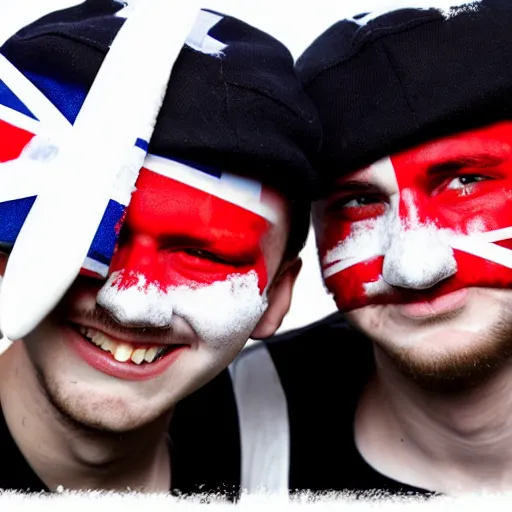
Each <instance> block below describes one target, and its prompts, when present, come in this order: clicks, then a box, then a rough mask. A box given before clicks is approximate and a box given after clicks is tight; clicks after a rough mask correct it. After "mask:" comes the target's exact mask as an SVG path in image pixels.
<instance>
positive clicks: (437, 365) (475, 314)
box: [347, 292, 512, 391]
mask: <svg viewBox="0 0 512 512" xmlns="http://www.w3.org/2000/svg"><path fill="white" fill-rule="evenodd" d="M498 296H499V294H493V292H490V293H489V294H487V293H486V292H483V293H480V294H478V293H475V294H474V296H473V297H472V300H471V301H470V302H468V303H467V304H466V305H465V306H464V308H461V309H460V310H458V311H455V312H453V314H450V315H438V316H432V317H430V318H426V319H425V318H422V319H418V320H411V319H410V318H404V317H403V316H402V315H400V314H397V310H396V309H395V308H394V306H367V307H365V308H361V309H359V310H354V311H352V312H350V313H349V314H348V315H347V317H348V319H349V321H350V322H351V323H352V324H354V325H355V327H357V328H358V329H359V330H361V331H363V332H364V333H365V334H366V335H367V336H368V337H369V338H370V339H372V340H373V342H374V345H375V347H376V351H375V354H376V360H377V364H378V365H379V366H381V367H385V368H386V369H391V371H392V370H393V369H397V370H399V371H400V372H401V373H403V374H405V375H406V376H407V377H409V378H412V379H413V380H415V381H416V382H418V383H420V384H421V385H422V386H423V387H425V388H428V389H431V390H443V391H449V390H456V391H457V390H461V389H464V388H465V387H468V386H474V385H477V384H479V383H482V382H483V381H485V380H487V379H489V378H491V377H492V375H494V374H495V373H496V371H497V369H498V368H499V367H500V366H501V365H502V364H503V363H504V362H506V361H508V360H509V359H510V358H511V357H512V315H511V312H512V309H511V308H510V306H508V305H506V304H505V303H504V302H503V301H501V300H496V299H497V298H498ZM507 298H508V294H507Z"/></svg>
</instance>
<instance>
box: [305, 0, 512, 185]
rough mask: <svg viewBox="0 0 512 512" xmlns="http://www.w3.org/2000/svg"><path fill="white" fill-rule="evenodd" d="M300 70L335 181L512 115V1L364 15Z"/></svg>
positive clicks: (326, 39) (338, 30) (324, 170)
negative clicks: (392, 156)
mask: <svg viewBox="0 0 512 512" xmlns="http://www.w3.org/2000/svg"><path fill="white" fill-rule="evenodd" d="M434 1H435V0H434ZM433 3H434V2H433ZM454 3H456V2H454ZM296 69H297V72H298V74H299V76H300V78H301V79H302V81H303V83H304V85H305V88H306V91H307V93H308V94H309V95H310V97H311V98H312V99H313V102H314V103H315V104H316V107H317V109H318V111H319V115H320V121H321V124H322V128H323V137H324V140H323V147H322V150H321V152H320V153H319V154H318V155H317V156H316V159H315V163H314V165H315V168H316V170H317V171H318V172H319V174H320V175H321V176H322V177H323V178H324V179H329V178H335V177H336V176H339V175H340V174H342V173H344V172H349V171H351V170H355V169H358V168H362V167H364V166H366V165H369V164H371V163H373V162H375V161H376V160H378V159H380V158H383V157H385V156H387V155H390V154H393V153H396V152H398V151H401V150H403V149H405V148H408V147H411V146H414V145H416V144H418V143H421V142H425V141H427V140H429V139H433V138H437V137H440V136H444V135H447V134H450V133H455V132H459V131H463V130H468V129H471V128H476V127H479V126H483V125H485V124H488V123H492V122H494V121H499V120H503V119H510V118H512V2H511V1H510V0H482V1H477V2H470V3H468V4H466V5H462V6H459V7H454V8H451V9H450V10H449V11H443V10H441V9H435V8H430V9H398V8H395V10H392V11H389V12H387V13H384V14H381V15H372V14H364V15H360V16H355V17H354V18H352V19H346V20H343V21H340V22H338V23H336V24H335V25H333V26H332V27H331V28H329V29H328V30H327V31H326V32H324V33H323V34H322V35H321V36H320V37H318V38H317V39H316V40H315V41H314V42H313V44H312V45H311V46H310V47H309V48H308V49H307V50H306V51H305V52H304V54H303V55H302V56H301V58H300V59H299V60H298V62H297V65H296Z"/></svg>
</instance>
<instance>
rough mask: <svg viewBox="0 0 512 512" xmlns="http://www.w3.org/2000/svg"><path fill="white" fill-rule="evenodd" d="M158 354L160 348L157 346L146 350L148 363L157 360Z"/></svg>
mask: <svg viewBox="0 0 512 512" xmlns="http://www.w3.org/2000/svg"><path fill="white" fill-rule="evenodd" d="M157 355H158V349H157V348H154V347H151V348H148V349H147V350H146V355H145V356H144V360H145V361H146V362H147V363H152V362H153V361H154V360H155V358H156V356H157Z"/></svg>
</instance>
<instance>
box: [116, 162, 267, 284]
mask: <svg viewBox="0 0 512 512" xmlns="http://www.w3.org/2000/svg"><path fill="white" fill-rule="evenodd" d="M197 172H200V171H197ZM136 187H137V190H136V192H135V193H134V194H133V196H132V200H131V203H130V205H129V207H128V210H127V215H126V221H125V223H124V227H123V230H122V232H121V238H120V241H119V247H118V250H117V252H116V254H115V255H114V258H113V260H112V264H111V267H110V268H111V272H114V271H116V270H124V272H122V273H121V274H120V279H121V280H122V282H116V283H115V284H116V286H117V287H118V288H119V289H126V288H129V287H131V286H135V285H136V284H137V282H138V275H140V274H142V275H144V276H145V278H146V282H147V284H148V285H150V284H153V285H156V286H158V287H159V288H161V289H162V291H165V290H166V289H167V288H168V287H171V286H180V285H186V286H189V287H196V286H198V285H205V284H212V283H214V282H216V281H224V280H226V279H227V278H228V276H230V275H232V274H246V273H248V272H250V271H255V272H256V274H257V276H258V283H259V289H260V292H261V293H263V290H264V289H265V287H266V285H267V279H268V278H267V271H266V266H265V259H264V256H263V252H262V247H261V245H262V240H263V237H264V236H265V234H266V233H267V231H268V230H269V227H270V224H269V222H268V221H267V220H266V219H264V218H263V217H261V216H259V215H257V214H255V213H253V212H251V211H248V210H246V209H244V208H243V207H241V206H238V205H236V204H232V203H230V202H227V201H225V200H223V199H220V198H218V197H215V196H213V195H211V194H209V193H207V192H204V191H202V190H198V189H197V188H194V187H192V186H190V185H187V184H185V183H181V182H179V181H176V180H174V179H171V178H169V177H166V176H162V175H160V174H157V173H155V172H152V171H149V170H148V169H144V168H143V169H142V170H141V173H140V175H139V178H138V181H137V184H136Z"/></svg>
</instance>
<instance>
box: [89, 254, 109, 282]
mask: <svg viewBox="0 0 512 512" xmlns="http://www.w3.org/2000/svg"><path fill="white" fill-rule="evenodd" d="M83 268H85V269H86V270H90V271H91V272H95V273H96V274H99V275H100V276H102V277H104V278H106V277H107V276H108V269H109V266H108V265H105V263H100V262H99V261H96V260H93V259H92V258H89V257H87V258H85V261H84V264H83Z"/></svg>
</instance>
